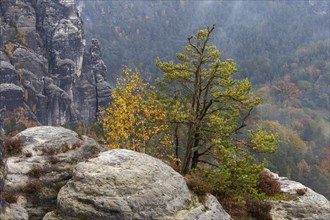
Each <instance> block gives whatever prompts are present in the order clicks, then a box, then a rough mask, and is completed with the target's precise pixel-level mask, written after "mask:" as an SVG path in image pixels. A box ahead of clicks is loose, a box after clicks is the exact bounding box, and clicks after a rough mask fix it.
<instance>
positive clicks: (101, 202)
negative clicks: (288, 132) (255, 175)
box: [0, 126, 330, 220]
mask: <svg viewBox="0 0 330 220" xmlns="http://www.w3.org/2000/svg"><path fill="white" fill-rule="evenodd" d="M5 145H7V147H8V146H9V148H8V149H11V150H10V151H8V149H7V150H6V153H7V154H6V155H5V157H4V159H3V160H2V158H1V157H2V152H3V149H1V148H2V147H3V146H2V145H1V143H0V167H1V166H2V169H0V193H1V196H0V219H1V220H27V219H30V220H31V219H32V220H33V219H43V220H80V219H91V220H103V219H108V220H109V219H110V220H111V219H120V220H125V219H159V220H183V219H184V220H190V219H192V220H206V219H213V220H229V219H231V218H230V216H229V215H228V214H227V213H226V212H225V210H224V209H223V208H222V206H221V205H220V203H219V202H218V201H217V199H216V198H215V197H214V196H212V195H206V196H205V199H204V200H203V202H200V201H199V200H198V198H197V197H196V196H194V195H193V194H192V193H191V192H190V191H189V189H188V187H187V184H186V182H185V180H184V178H183V177H182V176H181V175H180V174H178V173H177V172H176V171H174V170H173V169H172V168H171V167H170V166H168V165H166V164H165V163H163V162H162V161H161V160H158V159H156V158H153V157H151V156H149V155H146V154H142V153H137V152H134V151H129V150H109V151H108V150H107V149H106V148H105V147H103V146H101V145H100V144H98V143H97V142H96V141H95V140H93V139H91V138H88V137H87V136H80V135H78V134H77V133H75V132H73V131H71V130H68V129H65V128H62V127H50V126H41V127H34V128H29V129H27V130H25V131H23V132H21V133H19V134H18V135H16V136H15V137H14V138H13V139H11V141H9V142H8V141H5ZM13 146H15V147H16V148H13ZM17 149H19V150H17ZM268 172H269V173H270V174H271V175H272V176H273V177H274V178H275V179H277V180H278V181H279V182H280V184H281V190H282V191H283V192H284V193H287V194H291V195H292V199H291V200H289V201H284V200H281V201H270V202H271V203H272V209H271V213H270V214H271V216H272V219H274V220H280V219H296V220H298V219H299V220H300V219H304V220H312V219H315V220H317V219H318V220H321V219H322V220H328V219H329V217H330V215H329V213H330V202H329V201H328V200H327V199H326V198H325V197H324V196H322V195H320V194H318V193H315V192H314V191H313V190H311V189H309V188H307V187H305V186H304V185H302V184H300V183H298V182H294V181H291V180H288V179H287V178H284V177H279V176H278V175H277V174H274V173H271V172H270V171H268Z"/></svg>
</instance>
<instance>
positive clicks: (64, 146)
mask: <svg viewBox="0 0 330 220" xmlns="http://www.w3.org/2000/svg"><path fill="white" fill-rule="evenodd" d="M69 150H70V146H69V144H67V143H65V144H64V145H63V146H62V148H61V152H62V153H66V152H68V151H69Z"/></svg>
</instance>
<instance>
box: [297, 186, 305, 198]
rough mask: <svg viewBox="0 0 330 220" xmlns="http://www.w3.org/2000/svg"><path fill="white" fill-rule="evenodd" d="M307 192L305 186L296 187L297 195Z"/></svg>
mask: <svg viewBox="0 0 330 220" xmlns="http://www.w3.org/2000/svg"><path fill="white" fill-rule="evenodd" d="M306 192H307V188H299V189H296V193H297V194H298V195H299V196H303V195H305V194H306Z"/></svg>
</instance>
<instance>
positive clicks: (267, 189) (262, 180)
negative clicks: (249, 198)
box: [258, 171, 281, 196]
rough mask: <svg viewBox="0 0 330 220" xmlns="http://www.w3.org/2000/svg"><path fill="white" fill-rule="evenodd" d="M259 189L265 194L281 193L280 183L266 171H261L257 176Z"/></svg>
mask: <svg viewBox="0 0 330 220" xmlns="http://www.w3.org/2000/svg"><path fill="white" fill-rule="evenodd" d="M258 187H259V191H260V192H262V193H265V194H266V195H269V196H272V195H275V194H277V193H281V185H280V183H279V182H278V181H277V180H276V179H274V178H273V177H272V175H271V174H270V173H269V172H267V171H262V172H261V174H260V176H259V185H258Z"/></svg>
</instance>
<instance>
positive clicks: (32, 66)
mask: <svg viewBox="0 0 330 220" xmlns="http://www.w3.org/2000/svg"><path fill="white" fill-rule="evenodd" d="M12 62H13V64H14V66H15V68H16V69H26V70H29V71H30V72H32V73H34V74H35V75H37V76H43V75H45V74H46V72H47V70H46V67H45V63H46V60H45V58H44V57H40V56H39V55H37V54H36V53H34V52H31V51H29V50H27V49H26V48H23V47H19V48H17V49H16V50H15V51H14V54H13V57H12Z"/></svg>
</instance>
